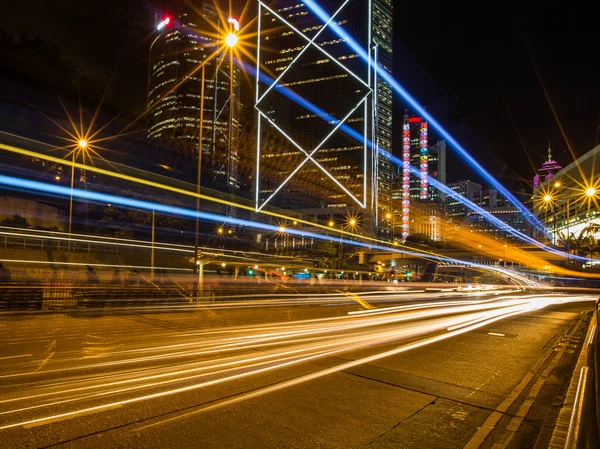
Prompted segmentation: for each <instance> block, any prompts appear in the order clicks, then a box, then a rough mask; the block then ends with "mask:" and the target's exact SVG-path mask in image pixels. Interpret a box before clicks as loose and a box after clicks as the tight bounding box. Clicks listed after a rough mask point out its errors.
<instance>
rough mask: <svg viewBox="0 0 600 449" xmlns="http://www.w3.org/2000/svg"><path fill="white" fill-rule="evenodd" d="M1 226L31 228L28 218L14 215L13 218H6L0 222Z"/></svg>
mask: <svg viewBox="0 0 600 449" xmlns="http://www.w3.org/2000/svg"><path fill="white" fill-rule="evenodd" d="M0 226H8V227H11V228H31V225H30V224H29V221H27V218H24V217H21V216H20V215H19V214H15V215H13V216H12V217H11V218H5V219H4V220H2V221H0Z"/></svg>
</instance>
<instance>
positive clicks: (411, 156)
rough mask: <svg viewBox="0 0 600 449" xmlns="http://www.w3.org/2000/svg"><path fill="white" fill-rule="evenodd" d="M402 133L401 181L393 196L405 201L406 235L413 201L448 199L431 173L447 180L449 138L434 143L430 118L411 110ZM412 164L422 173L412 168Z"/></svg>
mask: <svg viewBox="0 0 600 449" xmlns="http://www.w3.org/2000/svg"><path fill="white" fill-rule="evenodd" d="M402 133H403V134H402V167H401V168H400V170H399V174H401V182H397V183H395V184H394V186H393V188H392V189H393V190H392V198H394V199H396V200H400V199H401V201H402V202H401V209H402V238H403V239H406V237H408V232H409V223H411V218H410V210H411V202H415V201H420V202H427V201H429V202H434V203H438V204H439V203H443V202H444V201H445V196H444V194H443V193H441V192H440V191H439V190H438V189H437V188H435V187H434V186H431V185H429V181H428V176H430V177H433V178H435V179H437V180H438V181H440V182H442V183H443V184H445V183H446V142H445V141H443V140H441V141H439V142H437V143H436V144H435V145H433V146H431V147H430V146H429V135H428V126H427V122H424V121H422V120H421V118H420V117H409V115H408V111H407V112H406V114H405V115H404V124H403V128H402ZM411 165H412V166H413V167H414V168H416V169H417V170H418V174H416V173H415V172H414V171H413V172H411V169H410V166H411Z"/></svg>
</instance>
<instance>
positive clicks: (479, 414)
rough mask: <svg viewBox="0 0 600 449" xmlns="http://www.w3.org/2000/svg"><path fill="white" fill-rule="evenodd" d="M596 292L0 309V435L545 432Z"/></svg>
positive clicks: (505, 436)
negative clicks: (23, 310)
mask: <svg viewBox="0 0 600 449" xmlns="http://www.w3.org/2000/svg"><path fill="white" fill-rule="evenodd" d="M595 299H596V298H595V297H594V296H591V295H575V294H570V295H565V294H549V293H547V292H540V293H535V292H534V293H524V292H519V291H515V292H512V293H511V292H502V293H496V292H474V293H464V292H461V293H458V292H440V293H420V294H416V293H415V294H411V293H392V292H373V293H372V294H369V293H360V294H358V295H355V294H340V295H330V296H327V295H315V296H307V295H298V296H294V295H290V296H286V297H282V298H281V299H278V298H277V297H270V298H265V299H263V300H252V301H230V302H225V301H223V302H218V303H214V302H213V303H205V304H198V305H196V306H193V307H189V306H188V307H181V306H178V307H173V308H170V307H161V308H151V307H147V308H144V307H140V308H120V309H114V308H113V309H110V310H108V309H106V310H97V311H90V310H85V311H54V312H47V313H40V312H21V313H4V314H2V315H0V323H1V327H0V335H1V340H0V348H1V349H0V361H1V362H2V365H1V367H0V392H1V394H0V403H1V406H0V447H7V448H8V447H10V448H17V447H28V448H30V447H36V448H37V447H55V446H60V447H69V448H81V447H84V448H86V447H90V448H96V447H111V448H113V447H144V448H146V447H164V448H186V447H189V448H198V447H202V448H225V447H227V448H229V447H232V448H288V447H289V448H313V447H322V448H425V447H427V448H458V447H460V448H462V447H469V448H478V447H482V448H486V447H492V445H493V444H496V446H495V447H496V448H498V447H533V446H534V445H535V444H536V441H537V443H538V444H539V445H543V443H544V441H546V440H547V438H549V430H550V429H551V425H552V422H553V421H552V420H553V417H554V416H555V415H556V413H557V404H558V403H559V402H557V401H559V400H560V397H561V396H560V395H561V394H562V392H563V391H564V388H565V386H566V382H568V379H569V376H570V374H571V371H572V368H573V364H574V361H575V358H576V356H577V351H578V348H579V347H580V343H581V341H582V339H583V337H584V335H585V331H586V325H587V320H588V319H589V316H590V314H589V313H588V312H589V311H590V310H592V308H593V301H594V300H595ZM540 447H541V446H540Z"/></svg>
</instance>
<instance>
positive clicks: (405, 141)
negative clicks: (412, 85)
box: [402, 114, 410, 240]
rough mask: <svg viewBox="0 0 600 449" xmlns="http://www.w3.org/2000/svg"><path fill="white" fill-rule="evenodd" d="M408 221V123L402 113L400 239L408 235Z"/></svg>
mask: <svg viewBox="0 0 600 449" xmlns="http://www.w3.org/2000/svg"><path fill="white" fill-rule="evenodd" d="M409 222H410V125H409V123H408V114H406V115H404V126H403V133H402V240H406V238H407V237H408V228H409Z"/></svg>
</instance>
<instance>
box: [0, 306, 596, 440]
mask: <svg viewBox="0 0 600 449" xmlns="http://www.w3.org/2000/svg"><path fill="white" fill-rule="evenodd" d="M594 300H595V297H594V296H592V295H589V296H566V295H550V296H549V295H510V296H506V297H499V298H492V299H488V298H484V299H481V300H467V301H445V302H442V303H440V304H438V305H437V307H431V308H430V309H428V310H424V309H423V307H425V306H432V304H431V303H429V302H417V303H415V304H412V305H405V307H404V308H403V309H398V310H392V309H389V308H388V309H387V310H386V312H387V313H386V314H385V315H376V312H377V309H375V310H373V311H370V313H364V314H362V315H360V316H356V315H344V316H341V317H330V318H320V319H314V320H301V321H289V322H278V323H273V324H267V325H256V326H247V327H239V328H234V329H231V328H222V329H215V330H213V331H210V332H198V333H196V334H193V335H187V334H182V335H179V336H178V337H179V338H182V339H184V340H187V342H185V343H183V345H185V346H187V347H190V348H192V349H191V350H185V351H181V350H180V349H183V348H184V347H185V346H182V345H181V344H176V345H164V346H152V345H151V344H149V342H147V341H143V340H140V344H142V347H141V348H139V349H137V350H136V351H138V352H140V351H141V352H148V356H143V357H134V358H128V357H127V354H129V353H130V352H129V351H125V352H113V353H107V354H103V355H101V356H100V357H102V358H104V359H108V360H107V361H106V362H103V363H92V364H89V363H86V361H85V360H81V359H76V358H74V357H73V358H71V359H67V360H64V359H63V360H60V361H55V362H54V363H60V364H64V363H69V364H70V365H72V366H70V367H69V368H68V369H53V370H48V371H38V372H23V373H18V374H17V377H14V376H10V375H9V376H2V377H1V378H2V379H3V381H4V384H5V386H7V387H9V384H7V382H8V383H10V379H11V378H12V379H15V380H17V379H18V384H19V385H21V387H20V388H18V389H11V390H9V391H6V392H5V394H4V397H3V399H2V400H1V401H0V403H2V404H3V406H4V407H3V408H4V410H3V411H2V412H0V414H1V415H2V416H5V417H13V419H12V421H10V422H6V421H5V422H4V423H3V424H2V425H0V430H6V429H10V428H15V427H21V426H25V427H26V428H28V427H32V426H37V425H43V424H46V423H50V422H55V421H56V420H63V419H69V418H70V417H76V416H80V415H82V414H88V413H92V412H101V411H105V410H111V409H113V408H115V407H122V406H127V405H131V404H134V403H138V402H141V401H151V400H155V399H159V398H164V397H167V396H173V395H182V394H186V395H188V394H190V393H191V392H193V391H197V390H200V389H206V388H210V387H213V386H216V385H219V384H224V383H231V382H234V381H236V380H239V379H242V378H250V377H256V376H259V375H260V374H262V373H268V372H271V371H276V370H280V369H282V368H286V367H291V366H295V365H300V364H303V363H307V362H309V361H313V360H317V359H321V358H324V357H330V356H333V355H338V354H342V353H350V354H351V353H352V352H353V351H357V350H362V349H366V348H370V349H369V350H370V351H372V352H374V353H373V354H371V355H368V356H366V357H361V358H359V359H357V360H353V361H351V362H346V363H342V364H339V365H337V366H334V367H331V368H316V369H317V370H316V371H315V372H313V373H310V374H308V375H300V376H297V377H292V378H289V379H287V380H283V381H282V382H280V383H276V384H274V385H270V386H267V387H263V388H260V389H258V390H257V391H253V392H250V393H242V394H241V395H240V396H238V397H235V398H233V399H225V400H223V401H221V402H219V403H218V404H216V405H209V406H208V407H203V406H202V405H201V404H197V405H196V407H201V408H200V410H195V411H194V412H198V411H203V410H208V409H210V408H213V407H215V406H222V405H226V404H232V403H235V402H238V401H240V400H245V399H249V398H251V397H256V396H258V395H261V394H266V393H270V392H273V391H276V390H279V389H282V388H286V387H289V386H292V385H297V384H299V383H302V382H307V381H311V380H315V379H318V378H320V377H323V376H327V375H329V374H332V373H335V372H338V371H341V370H345V369H349V368H351V367H354V366H358V365H361V364H364V363H369V362H372V361H375V360H379V359H381V358H384V357H389V356H392V355H396V354H400V353H402V352H406V351H408V350H411V349H415V348H418V347H422V346H425V345H428V344H433V343H435V342H438V341H441V340H444V339H447V338H451V337H453V336H456V335H459V334H462V333H465V332H469V331H471V330H474V329H477V328H480V327H482V326H485V325H488V324H491V323H493V322H495V321H498V320H501V319H505V318H507V317H511V316H515V315H518V314H522V313H526V312H530V311H533V310H539V309H542V308H544V307H547V306H549V305H552V304H556V303H559V302H565V301H594ZM382 310H383V309H382ZM392 343H395V344H397V346H396V347H395V348H393V349H385V348H379V347H381V346H383V345H388V344H392ZM256 351H260V352H259V353H258V354H257V352H256ZM223 352H231V354H230V355H227V356H225V357H221V356H219V357H216V355H217V354H220V353H223ZM123 356H125V358H120V357H123ZM182 357H189V358H190V362H187V363H184V364H183V365H182V364H181V363H180V362H179V360H181V358H182ZM198 357H203V359H202V360H199V361H198V360H197V358H198ZM135 365H139V366H138V367H136V366H135ZM119 367H121V368H126V371H119V369H121V368H119ZM315 367H316V365H313V369H315ZM73 370H78V373H79V377H78V378H77V379H73V380H69V379H70V377H71V376H72V374H69V373H71V372H72V371H73ZM49 375H50V377H48V379H51V383H50V384H44V383H43V382H42V379H43V378H44V377H45V376H49ZM28 379H29V380H28ZM35 379H39V380H35ZM78 403H81V406H79V407H77V404H78ZM45 410H47V412H46V411H45ZM157 413H158V412H157ZM178 417H180V416H178ZM149 418H151V417H149ZM176 418H177V417H176ZM160 422H163V421H160ZM160 422H159V423H160Z"/></svg>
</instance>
